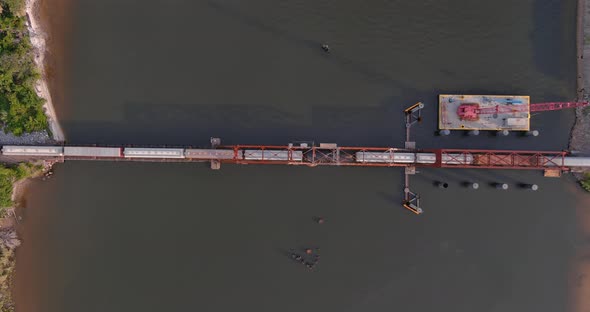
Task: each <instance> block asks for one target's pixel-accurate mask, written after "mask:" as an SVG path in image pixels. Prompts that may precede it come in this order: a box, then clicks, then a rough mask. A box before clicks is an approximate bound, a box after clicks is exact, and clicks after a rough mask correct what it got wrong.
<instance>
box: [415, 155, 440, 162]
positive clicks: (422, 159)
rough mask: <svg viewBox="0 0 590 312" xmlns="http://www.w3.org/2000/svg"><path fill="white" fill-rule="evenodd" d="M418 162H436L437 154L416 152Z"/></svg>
mask: <svg viewBox="0 0 590 312" xmlns="http://www.w3.org/2000/svg"><path fill="white" fill-rule="evenodd" d="M416 162H417V163H419V164H434V163H435V162H436V154H434V153H416Z"/></svg>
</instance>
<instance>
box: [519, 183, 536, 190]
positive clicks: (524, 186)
mask: <svg viewBox="0 0 590 312" xmlns="http://www.w3.org/2000/svg"><path fill="white" fill-rule="evenodd" d="M521 187H522V188H524V189H527V190H531V191H536V190H538V189H539V186H538V185H537V184H526V183H523V184H521Z"/></svg>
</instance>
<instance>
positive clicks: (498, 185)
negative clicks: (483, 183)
mask: <svg viewBox="0 0 590 312" xmlns="http://www.w3.org/2000/svg"><path fill="white" fill-rule="evenodd" d="M494 186H495V187H496V189H499V190H503V191H505V190H507V189H508V184H507V183H494Z"/></svg>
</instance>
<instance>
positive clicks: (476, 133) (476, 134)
mask: <svg viewBox="0 0 590 312" xmlns="http://www.w3.org/2000/svg"><path fill="white" fill-rule="evenodd" d="M467 135H468V136H478V135H479V130H471V131H468V132H467Z"/></svg>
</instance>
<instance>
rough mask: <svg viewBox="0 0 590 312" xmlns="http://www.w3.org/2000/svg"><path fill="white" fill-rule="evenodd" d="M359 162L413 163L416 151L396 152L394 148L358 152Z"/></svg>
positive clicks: (356, 154) (357, 158)
mask: <svg viewBox="0 0 590 312" xmlns="http://www.w3.org/2000/svg"><path fill="white" fill-rule="evenodd" d="M355 158H356V161H357V162H362V163H386V164H391V163H400V164H413V163H414V162H415V161H416V154H415V153H396V152H394V151H393V150H390V151H386V152H365V151H362V152H356V153H355Z"/></svg>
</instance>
